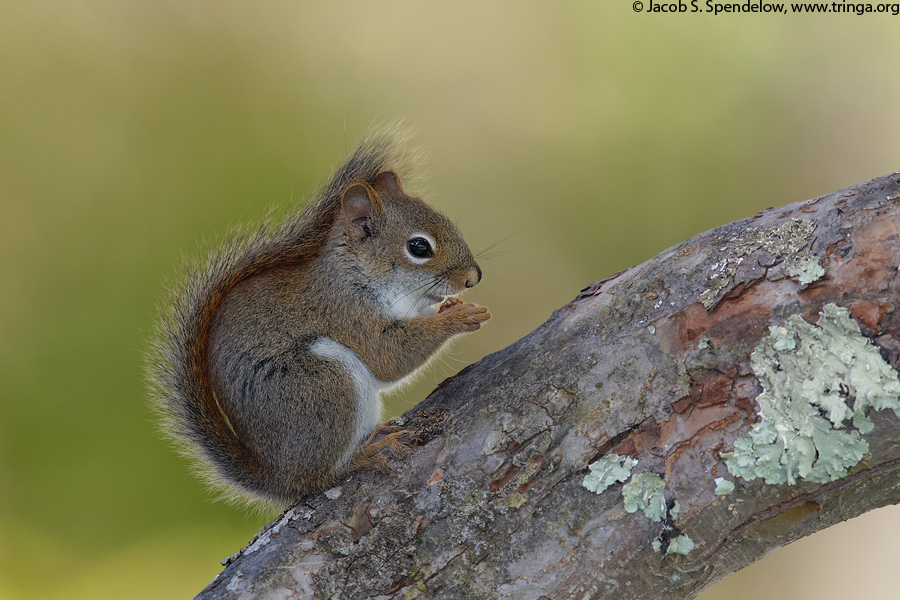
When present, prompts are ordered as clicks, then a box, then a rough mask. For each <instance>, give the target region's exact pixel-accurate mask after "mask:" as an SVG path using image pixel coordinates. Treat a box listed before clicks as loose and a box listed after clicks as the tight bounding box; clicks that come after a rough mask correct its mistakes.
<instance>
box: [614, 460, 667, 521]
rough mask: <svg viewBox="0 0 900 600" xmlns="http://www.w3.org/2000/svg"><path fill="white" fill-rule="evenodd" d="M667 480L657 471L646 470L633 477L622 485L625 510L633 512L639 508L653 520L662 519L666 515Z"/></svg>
mask: <svg viewBox="0 0 900 600" xmlns="http://www.w3.org/2000/svg"><path fill="white" fill-rule="evenodd" d="M665 487H666V482H665V480H664V479H663V478H662V477H660V476H659V475H657V474H656V473H650V472H644V473H638V474H637V475H633V476H632V477H631V481H629V482H628V483H626V484H625V485H624V486H622V498H623V499H624V500H625V510H626V511H628V512H630V513H633V512H636V511H637V510H638V509H640V510H641V511H643V513H644V515H646V517H647V518H648V519H650V520H651V521H662V519H663V517H664V516H665V515H666V498H665V494H664V492H665Z"/></svg>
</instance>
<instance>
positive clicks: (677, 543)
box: [653, 534, 694, 556]
mask: <svg viewBox="0 0 900 600" xmlns="http://www.w3.org/2000/svg"><path fill="white" fill-rule="evenodd" d="M693 549H694V540H692V539H691V538H689V537H688V536H686V535H684V534H681V535H679V536H678V537H676V538H675V539H674V540H671V541H670V542H669V546H668V547H667V548H666V555H667V556H668V555H669V554H681V555H686V554H687V553H688V552H690V551H691V550H693ZM653 551H654V552H657V553H658V552H661V551H662V540H660V539H659V538H657V539H655V540H653Z"/></svg>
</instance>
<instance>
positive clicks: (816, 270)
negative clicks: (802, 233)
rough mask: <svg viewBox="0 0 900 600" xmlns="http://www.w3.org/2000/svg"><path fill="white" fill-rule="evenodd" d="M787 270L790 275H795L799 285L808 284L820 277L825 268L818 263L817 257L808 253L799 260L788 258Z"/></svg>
mask: <svg viewBox="0 0 900 600" xmlns="http://www.w3.org/2000/svg"><path fill="white" fill-rule="evenodd" d="M787 272H788V275H790V276H791V277H795V278H796V279H797V281H798V282H799V283H800V284H801V285H809V284H810V283H812V282H813V281H816V280H817V279H819V278H820V277H822V275H824V274H825V269H824V267H822V265H820V264H819V259H818V257H816V256H814V255H809V256H806V257H803V258H800V259H799V260H793V261H791V260H789V261H788V265H787Z"/></svg>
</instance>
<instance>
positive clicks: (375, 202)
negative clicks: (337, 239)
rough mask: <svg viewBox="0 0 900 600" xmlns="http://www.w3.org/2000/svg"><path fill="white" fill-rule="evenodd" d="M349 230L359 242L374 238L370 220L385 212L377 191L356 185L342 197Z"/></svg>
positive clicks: (345, 191)
mask: <svg viewBox="0 0 900 600" xmlns="http://www.w3.org/2000/svg"><path fill="white" fill-rule="evenodd" d="M341 207H342V208H343V212H344V219H345V220H346V225H347V228H348V230H349V232H350V234H351V235H352V236H354V237H355V238H356V239H357V240H364V239H366V238H368V237H371V236H372V231H371V229H370V228H369V220H370V219H371V218H372V217H375V216H378V215H380V214H382V213H383V212H384V205H383V204H381V199H380V198H378V194H377V193H375V190H373V189H372V188H370V187H369V186H367V185H365V184H362V183H354V184H353V185H351V186H350V187H348V188H347V189H346V190H344V194H343V196H341Z"/></svg>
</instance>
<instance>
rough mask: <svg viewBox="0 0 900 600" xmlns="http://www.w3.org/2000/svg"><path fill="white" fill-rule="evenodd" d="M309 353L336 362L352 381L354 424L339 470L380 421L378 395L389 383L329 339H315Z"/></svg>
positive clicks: (355, 355)
mask: <svg viewBox="0 0 900 600" xmlns="http://www.w3.org/2000/svg"><path fill="white" fill-rule="evenodd" d="M309 351H310V352H311V353H313V354H314V355H316V356H321V357H322V358H330V359H332V360H334V361H336V362H338V363H339V364H340V365H341V366H342V367H343V368H344V369H345V370H346V371H347V375H349V376H350V379H352V380H353V386H354V388H355V391H356V423H355V425H354V429H353V437H352V438H351V442H350V446H349V447H348V448H347V450H346V452H344V454H343V455H342V456H341V458H340V459H339V460H338V462H337V464H336V465H335V468H336V469H338V470H340V469H343V468H344V467H345V466H346V465H347V463H348V462H349V461H350V457H351V456H352V455H353V452H354V450H356V447H357V446H359V444H360V443H361V442H362V441H363V440H364V439H365V438H366V436H368V435H369V434H370V433H371V432H372V430H373V429H375V427H376V426H377V425H378V424H379V423H380V422H381V411H382V402H381V392H382V391H383V390H386V389H387V388H389V387H391V385H392V384H390V383H386V382H384V381H380V380H379V379H377V378H376V377H375V375H373V374H372V371H370V370H369V367H367V366H366V363H364V362H363V361H362V359H361V358H360V357H359V355H358V354H357V353H356V352H354V351H353V350H351V349H350V348H348V347H347V346H344V345H343V344H340V343H338V342H336V341H334V340H333V339H331V338H329V337H320V338H318V339H317V340H316V341H315V342H313V343H312V344H310V346H309Z"/></svg>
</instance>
